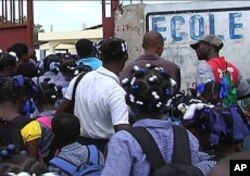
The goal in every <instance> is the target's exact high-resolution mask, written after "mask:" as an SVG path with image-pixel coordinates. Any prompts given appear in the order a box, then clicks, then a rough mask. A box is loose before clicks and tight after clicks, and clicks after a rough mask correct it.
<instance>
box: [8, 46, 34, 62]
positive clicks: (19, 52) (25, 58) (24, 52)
mask: <svg viewBox="0 0 250 176" xmlns="http://www.w3.org/2000/svg"><path fill="white" fill-rule="evenodd" d="M10 51H12V52H14V53H16V56H17V57H18V59H19V61H21V62H29V59H30V58H29V48H28V47H27V45H26V44H24V43H15V44H13V45H12V46H11V47H10V48H9V49H8V52H10Z"/></svg>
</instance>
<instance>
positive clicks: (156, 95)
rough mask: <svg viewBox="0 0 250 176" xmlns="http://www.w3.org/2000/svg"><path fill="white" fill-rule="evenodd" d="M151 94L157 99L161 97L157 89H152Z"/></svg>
mask: <svg viewBox="0 0 250 176" xmlns="http://www.w3.org/2000/svg"><path fill="white" fill-rule="evenodd" d="M151 95H153V97H154V98H155V99H156V100H158V99H160V96H159V95H158V94H157V92H156V91H152V92H151Z"/></svg>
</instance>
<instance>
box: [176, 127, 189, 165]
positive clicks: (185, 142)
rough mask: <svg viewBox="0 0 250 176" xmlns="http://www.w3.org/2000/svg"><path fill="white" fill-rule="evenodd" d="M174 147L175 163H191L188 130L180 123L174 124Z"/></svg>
mask: <svg viewBox="0 0 250 176" xmlns="http://www.w3.org/2000/svg"><path fill="white" fill-rule="evenodd" d="M173 132H174V148H173V157H172V162H173V163H183V164H191V151H190V144H189V138H188V133H187V130H186V129H185V128H184V127H182V126H179V125H173Z"/></svg>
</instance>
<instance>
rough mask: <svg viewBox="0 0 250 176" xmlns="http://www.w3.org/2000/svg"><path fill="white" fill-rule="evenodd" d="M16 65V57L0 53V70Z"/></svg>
mask: <svg viewBox="0 0 250 176" xmlns="http://www.w3.org/2000/svg"><path fill="white" fill-rule="evenodd" d="M16 65H17V63H16V57H14V56H12V55H10V54H9V53H4V52H2V53H0V72H2V71H4V70H5V68H7V67H14V66H16Z"/></svg>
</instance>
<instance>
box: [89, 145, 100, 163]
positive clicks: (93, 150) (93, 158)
mask: <svg viewBox="0 0 250 176" xmlns="http://www.w3.org/2000/svg"><path fill="white" fill-rule="evenodd" d="M86 147H87V148H88V152H89V159H88V161H89V162H91V163H92V164H97V165H98V164H99V151H98V149H97V147H96V146H95V145H86Z"/></svg>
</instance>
